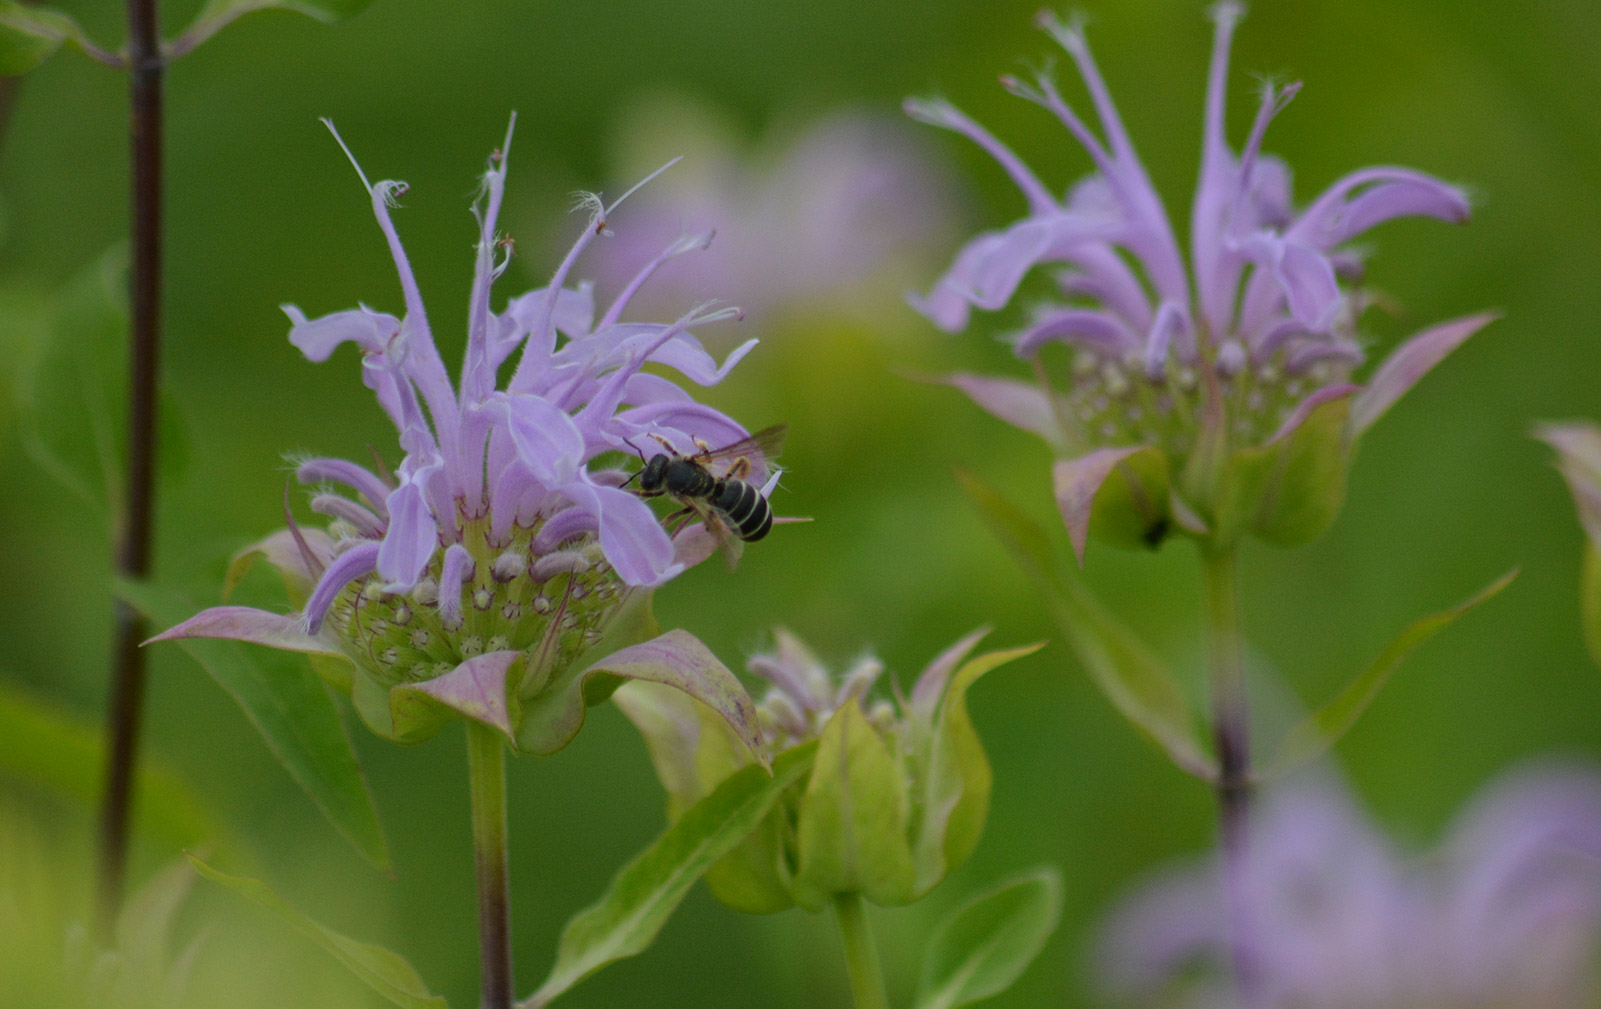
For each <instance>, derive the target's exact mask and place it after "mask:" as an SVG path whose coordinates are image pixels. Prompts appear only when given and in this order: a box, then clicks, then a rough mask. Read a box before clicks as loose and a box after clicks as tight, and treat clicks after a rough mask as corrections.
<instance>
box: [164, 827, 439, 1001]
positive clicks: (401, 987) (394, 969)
mask: <svg viewBox="0 0 1601 1009" xmlns="http://www.w3.org/2000/svg"><path fill="white" fill-rule="evenodd" d="M189 863H190V864H191V865H193V866H194V867H195V871H197V872H199V873H200V875H202V876H204V877H206V878H207V879H209V880H211V881H212V882H214V883H220V884H222V885H223V886H225V887H227V888H228V889H230V890H233V891H234V892H236V893H241V894H244V895H245V896H246V897H249V898H250V899H251V900H253V901H255V902H256V903H258V904H260V905H261V906H262V907H265V908H267V909H268V910H270V911H272V912H273V913H274V914H276V915H278V917H280V918H282V919H283V920H284V921H287V922H288V923H289V924H291V925H293V926H294V927H295V928H296V929H297V930H299V931H300V932H301V933H302V934H303V935H305V936H306V937H307V938H308V939H310V940H311V941H312V942H314V943H316V944H317V945H318V946H321V947H322V948H323V949H324V950H326V951H327V952H328V953H329V955H331V956H332V957H333V958H334V959H335V960H338V961H339V962H340V963H342V964H344V965H345V967H346V968H348V969H349V970H350V972H351V973H352V974H354V975H356V976H357V977H358V978H360V979H361V980H362V982H363V983H364V984H366V985H367V987H369V988H371V989H372V990H373V991H375V992H377V993H378V994H380V995H382V996H383V997H384V998H386V999H388V1000H389V1001H391V1002H393V1003H394V1004H395V1005H398V1006H401V1007H403V1009H448V1003H447V1002H446V1001H445V1000H444V999H443V998H441V997H440V996H438V995H435V994H433V993H432V992H430V991H429V990H428V986H427V985H426V984H424V983H423V980H422V978H421V977H419V976H418V975H417V971H416V969H415V968H413V967H412V965H411V964H409V963H407V962H406V959H405V957H403V956H401V955H400V954H398V953H395V952H393V951H391V950H387V949H385V948H384V947H382V946H375V945H373V944H372V943H367V942H357V941H356V940H355V939H352V938H350V937H349V936H346V935H341V934H340V933H338V932H335V931H334V930H333V929H331V928H328V927H326V926H324V925H319V924H318V923H317V922H315V921H313V920H311V919H310V918H308V917H306V915H305V914H304V913H303V912H301V911H300V910H299V909H298V908H296V907H294V906H293V905H291V904H290V903H289V902H287V901H285V900H284V899H283V898H282V897H280V896H278V895H277V894H276V893H274V892H273V891H272V889H271V888H270V887H268V886H267V885H266V884H265V883H263V882H261V881H260V880H255V879H250V878H249V877H246V876H230V875H228V874H227V873H225V872H220V871H218V870H216V869H213V868H212V867H211V866H209V865H207V864H206V863H204V862H202V861H201V860H200V859H198V858H196V857H194V856H193V855H190V856H189Z"/></svg>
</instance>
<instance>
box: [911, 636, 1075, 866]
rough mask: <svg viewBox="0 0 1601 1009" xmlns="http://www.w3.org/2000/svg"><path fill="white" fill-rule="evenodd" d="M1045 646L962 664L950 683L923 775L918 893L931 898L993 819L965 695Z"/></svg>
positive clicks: (916, 854)
mask: <svg viewBox="0 0 1601 1009" xmlns="http://www.w3.org/2000/svg"><path fill="white" fill-rule="evenodd" d="M1042 647H1044V646H1043V645H1026V646H1024V647H1022V648H1013V649H1010V650H1007V651H1001V652H987V653H985V654H983V655H980V656H978V657H977V658H974V659H970V660H969V661H967V662H966V663H963V665H962V667H961V668H960V669H958V670H957V671H956V673H955V674H954V675H953V676H952V677H951V681H950V684H949V686H948V687H947V688H946V690H945V696H944V697H943V698H942V699H941V701H940V707H939V712H938V714H937V715H936V722H935V725H934V729H933V732H932V733H931V734H930V737H929V740H928V760H927V767H926V770H925V771H924V772H923V782H922V796H921V798H922V802H921V803H920V804H919V805H920V806H921V809H922V821H921V823H920V825H919V828H918V830H917V845H916V847H915V848H914V849H913V851H912V857H913V859H914V861H915V863H916V867H917V883H916V887H915V891H916V893H917V894H918V895H921V894H923V893H926V892H928V891H929V890H930V889H932V888H933V887H934V885H935V884H936V883H938V882H939V881H940V880H942V879H944V878H945V877H946V876H947V875H949V874H950V873H951V872H953V871H954V870H955V869H956V868H957V867H958V866H960V865H961V864H962V863H963V862H966V861H967V859H968V857H969V856H971V855H972V854H973V849H974V848H976V847H978V838H979V835H980V834H981V833H983V830H984V820H985V819H986V818H987V817H988V815H989V800H990V788H991V785H992V783H993V774H992V772H991V770H990V764H989V758H988V757H986V756H985V754H984V746H983V744H982V743H981V742H980V741H979V738H978V730H976V729H974V728H973V720H972V718H971V717H970V716H969V715H968V713H967V691H968V688H969V687H971V686H972V685H973V684H974V683H976V682H978V678H979V677H980V676H983V675H984V674H985V673H988V672H989V671H990V670H992V669H997V668H999V667H1000V666H1003V665H1005V664H1006V663H1008V662H1011V661H1013V660H1014V659H1020V658H1022V657H1024V656H1025V655H1032V654H1034V653H1035V652H1037V651H1039V650H1040V649H1041V648H1042Z"/></svg>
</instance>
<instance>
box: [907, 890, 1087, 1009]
mask: <svg viewBox="0 0 1601 1009" xmlns="http://www.w3.org/2000/svg"><path fill="white" fill-rule="evenodd" d="M1061 917H1062V875H1061V873H1059V872H1057V871H1056V869H1054V868H1052V867H1050V866H1045V867H1042V868H1039V869H1035V870H1034V871H1033V872H1030V873H1028V874H1027V875H1024V876H1020V877H1018V878H1016V879H1013V880H1009V881H1007V882H1005V883H1002V884H1001V885H999V886H997V887H994V888H992V889H990V890H986V891H985V892H983V893H981V894H979V895H977V896H976V897H974V898H972V899H971V900H969V901H967V902H966V903H964V904H962V905H960V906H959V907H957V908H956V909H955V910H954V911H952V912H951V914H950V915H949V916H947V917H946V918H945V920H944V921H943V922H941V923H940V925H939V927H938V928H937V929H935V931H934V936H933V938H932V939H931V940H930V941H929V944H928V949H927V952H925V953H924V954H923V973H922V978H921V979H920V980H919V982H918V986H917V1001H916V1002H915V1003H914V1005H915V1007H916V1009H954V1007H956V1006H963V1005H967V1004H969V1003H972V1002H977V1001H979V1000H980V999H986V998H989V997H990V996H991V995H998V994H1000V993H1001V992H1003V991H1005V990H1006V989H1007V988H1009V987H1010V986H1011V984H1012V982H1014V981H1016V980H1017V979H1018V977H1019V976H1021V975H1022V973H1023V970H1024V969H1025V968H1026V967H1028V965H1029V964H1030V963H1031V962H1033V960H1034V958H1035V957H1036V956H1039V953H1040V950H1042V949H1044V948H1045V940H1046V939H1048V938H1050V935H1051V933H1052V932H1054V931H1056V923H1057V922H1058V921H1059V920H1060V919H1061Z"/></svg>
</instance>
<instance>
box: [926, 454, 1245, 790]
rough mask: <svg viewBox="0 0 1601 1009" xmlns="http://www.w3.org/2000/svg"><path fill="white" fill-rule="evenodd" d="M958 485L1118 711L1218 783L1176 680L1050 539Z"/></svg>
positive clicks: (984, 495)
mask: <svg viewBox="0 0 1601 1009" xmlns="http://www.w3.org/2000/svg"><path fill="white" fill-rule="evenodd" d="M957 478H958V479H959V480H960V481H961V483H962V486H963V488H964V489H965V490H966V491H967V493H968V496H969V497H971V498H972V499H973V503H974V504H975V505H977V506H978V509H979V512H980V513H981V514H982V515H983V516H984V518H985V520H986V521H988V523H989V525H990V528H991V529H992V530H994V532H995V535H996V536H997V537H998V538H999V539H1000V541H1001V543H1002V544H1003V545H1004V546H1005V547H1006V549H1007V550H1008V552H1010V553H1011V554H1012V556H1013V558H1014V559H1015V560H1016V561H1017V562H1018V564H1019V565H1021V566H1022V568H1023V571H1024V572H1025V573H1026V574H1027V575H1028V577H1029V580H1030V581H1032V582H1033V583H1034V586H1035V588H1036V589H1037V590H1038V591H1039V593H1040V596H1041V597H1042V598H1043V599H1044V601H1045V603H1046V605H1047V607H1048V608H1049V609H1050V613H1051V616H1052V618H1053V619H1054V620H1055V622H1056V624H1057V626H1058V628H1059V629H1060V630H1061V632H1062V634H1063V635H1064V636H1065V637H1066V638H1067V640H1068V643H1069V644H1070V645H1071V646H1072V648H1073V651H1074V652H1075V653H1076V654H1077V655H1078V657H1079V661H1080V662H1081V663H1083V665H1084V669H1085V671H1086V672H1087V673H1089V676H1090V679H1091V680H1092V681H1094V683H1095V685H1096V686H1097V687H1099V688H1100V690H1101V693H1103V694H1105V695H1106V698H1107V700H1109V701H1111V702H1112V706H1113V707H1115V708H1116V709H1117V710H1118V712H1119V713H1120V714H1122V715H1123V717H1124V718H1126V719H1128V720H1129V721H1130V722H1132V723H1133V724H1134V727H1135V728H1137V729H1138V730H1140V732H1141V733H1143V734H1144V735H1145V736H1146V737H1147V738H1149V739H1150V740H1151V741H1152V742H1154V743H1156V744H1157V745H1158V746H1159V747H1161V748H1162V750H1163V751H1164V752H1165V753H1166V754H1167V755H1168V757H1169V758H1170V759H1171V760H1172V761H1173V763H1175V764H1177V765H1178V766H1179V768H1180V769H1182V770H1184V771H1186V772H1188V773H1190V774H1193V775H1195V776H1196V777H1199V778H1204V779H1207V780H1210V779H1212V778H1213V777H1215V776H1216V774H1217V762H1216V761H1215V760H1214V759H1213V758H1212V757H1211V756H1210V755H1209V754H1208V753H1207V752H1206V751H1205V749H1204V748H1203V747H1202V746H1201V744H1200V741H1199V740H1198V738H1197V736H1196V731H1195V724H1196V722H1195V718H1194V716H1193V715H1192V713H1191V711H1190V707H1189V703H1188V702H1187V701H1186V700H1185V699H1184V694H1183V692H1182V691H1181V690H1180V689H1179V686H1178V683H1177V682H1175V681H1174V679H1173V677H1172V675H1171V674H1169V673H1168V671H1167V670H1166V669H1165V668H1164V667H1163V666H1162V664H1161V663H1160V662H1159V661H1158V660H1157V659H1156V657H1155V656H1153V655H1152V654H1151V653H1150V651H1149V650H1148V649H1147V648H1146V647H1145V646H1144V645H1143V644H1142V643H1141V642H1140V641H1139V639H1137V638H1136V637H1134V635H1133V633H1132V632H1130V631H1129V630H1128V629H1127V628H1126V627H1124V626H1123V625H1122V624H1120V623H1118V622H1117V621H1116V620H1115V619H1113V617H1112V616H1111V614H1109V613H1107V612H1106V610H1105V609H1104V608H1102V606H1101V604H1100V603H1099V602H1098V601H1097V600H1096V599H1095V598H1094V597H1093V596H1092V595H1090V593H1089V591H1088V590H1087V589H1085V588H1084V586H1083V585H1081V584H1080V583H1079V582H1077V581H1075V580H1069V579H1067V578H1064V577H1063V574H1062V569H1061V565H1060V563H1059V562H1058V560H1057V557H1056V552H1055V551H1054V550H1053V549H1052V548H1051V542H1050V540H1049V538H1047V537H1046V535H1045V531H1044V530H1043V529H1041V528H1040V527H1039V525H1038V524H1036V523H1035V522H1034V520H1033V519H1031V518H1029V517H1028V516H1027V515H1026V514H1024V513H1023V512H1022V510H1020V509H1019V508H1018V507H1017V506H1016V505H1014V504H1012V503H1011V502H1010V501H1007V500H1006V499H1005V498H1003V497H1001V496H1000V495H999V494H996V493H995V492H994V491H993V490H991V489H989V488H988V487H986V486H984V485H983V484H982V483H980V482H979V481H978V480H976V479H975V478H974V477H972V476H971V475H970V474H967V473H964V472H961V471H958V472H957Z"/></svg>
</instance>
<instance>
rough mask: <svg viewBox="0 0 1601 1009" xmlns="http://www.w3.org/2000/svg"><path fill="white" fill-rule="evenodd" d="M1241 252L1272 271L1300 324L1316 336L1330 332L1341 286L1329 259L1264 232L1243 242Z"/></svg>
mask: <svg viewBox="0 0 1601 1009" xmlns="http://www.w3.org/2000/svg"><path fill="white" fill-rule="evenodd" d="M1239 249H1240V250H1241V251H1242V252H1244V253H1245V254H1246V255H1247V256H1250V257H1251V258H1252V259H1253V260H1255V261H1256V262H1257V264H1258V265H1259V266H1261V267H1266V268H1267V269H1269V270H1271V271H1272V276H1273V279H1274V280H1276V281H1277V282H1278V286H1279V289H1280V290H1281V291H1282V292H1283V294H1284V298H1285V300H1286V301H1287V302H1288V303H1289V306H1290V312H1291V314H1292V315H1294V316H1295V319H1296V321H1297V322H1299V323H1300V324H1301V325H1303V326H1305V327H1306V328H1307V329H1309V330H1311V331H1313V332H1315V333H1321V332H1324V331H1326V330H1327V329H1328V328H1329V325H1330V323H1332V322H1333V321H1334V314H1335V312H1337V311H1338V310H1339V307H1340V286H1339V283H1338V281H1337V280H1336V279H1335V276H1334V266H1333V264H1332V263H1330V262H1329V259H1328V257H1327V256H1324V255H1323V254H1322V253H1320V252H1318V251H1317V250H1316V249H1314V248H1312V247H1311V246H1308V245H1303V244H1302V243H1300V242H1297V241H1293V240H1290V239H1284V238H1279V237H1278V236H1277V235H1274V234H1271V233H1269V232H1265V231H1259V232H1257V233H1256V234H1254V235H1250V236H1248V237H1246V238H1244V239H1241V240H1240V242H1239ZM1248 300H1249V299H1248ZM1249 307H1252V306H1250V305H1249V304H1248V308H1249Z"/></svg>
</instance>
